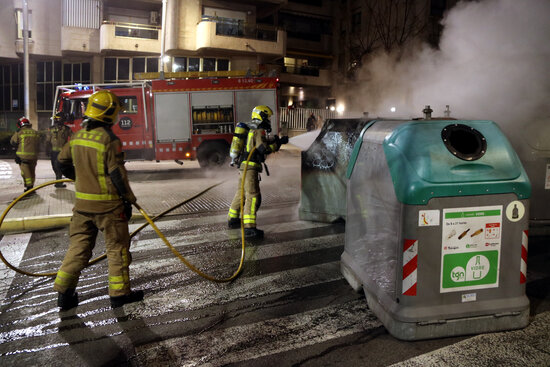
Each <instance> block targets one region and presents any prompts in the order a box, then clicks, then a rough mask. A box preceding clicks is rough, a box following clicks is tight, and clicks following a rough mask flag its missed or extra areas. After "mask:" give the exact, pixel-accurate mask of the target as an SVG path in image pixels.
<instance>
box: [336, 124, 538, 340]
mask: <svg viewBox="0 0 550 367" xmlns="http://www.w3.org/2000/svg"><path fill="white" fill-rule="evenodd" d="M347 178H348V182H347V215H346V240H345V246H344V252H343V254H342V257H341V270H342V273H343V275H344V277H345V278H346V279H347V281H348V282H349V284H350V285H351V286H352V287H353V288H354V289H355V290H357V291H359V290H361V289H362V290H364V292H365V296H366V299H367V303H368V305H369V308H370V309H371V310H372V311H373V312H374V313H375V314H376V316H377V317H378V318H379V319H380V320H381V321H382V323H383V324H384V326H385V327H386V328H387V329H388V331H389V332H390V334H392V335H393V336H395V337H396V338H399V339H403V340H418V339H429V338H437V337H446V336H456V335H467V334H477V333H483V332H492V331H500V330H510V329H518V328H523V327H525V326H527V324H528V322H529V300H528V298H527V296H526V294H525V283H526V271H527V264H526V261H527V235H528V233H527V230H528V226H529V197H530V194H531V185H530V182H529V179H528V177H527V175H526V173H525V170H524V169H523V166H522V165H521V162H520V160H519V158H518V156H517V154H516V153H515V151H514V150H513V149H512V146H511V145H510V143H509V142H508V140H507V139H506V137H505V136H504V134H503V133H502V131H501V130H500V128H499V127H498V126H497V125H496V124H495V123H494V122H492V121H453V122H452V123H451V122H450V121H449V120H440V121H438V120H429V121H427V120H424V121H372V122H371V123H369V124H367V125H366V126H365V127H364V128H363V130H362V131H361V134H360V136H359V138H358V139H357V142H356V144H355V146H354V151H353V153H352V155H351V159H350V163H349V166H348V170H347Z"/></svg>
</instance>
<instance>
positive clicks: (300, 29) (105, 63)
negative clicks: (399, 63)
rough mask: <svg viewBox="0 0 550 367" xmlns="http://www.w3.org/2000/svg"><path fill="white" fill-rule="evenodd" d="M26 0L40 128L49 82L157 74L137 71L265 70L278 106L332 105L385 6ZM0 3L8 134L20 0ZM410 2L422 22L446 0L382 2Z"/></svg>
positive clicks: (17, 106)
mask: <svg viewBox="0 0 550 367" xmlns="http://www.w3.org/2000/svg"><path fill="white" fill-rule="evenodd" d="M25 1H26V4H27V8H28V19H29V20H28V30H29V32H28V35H29V42H28V54H29V72H28V78H29V116H28V117H29V118H30V120H31V121H32V122H33V125H34V126H35V128H39V129H46V128H47V127H48V126H49V124H50V117H51V111H52V108H53V103H54V97H55V90H56V86H58V85H66V84H78V83H82V84H87V83H94V84H100V83H116V82H131V81H133V80H135V79H136V77H137V76H138V75H142V77H144V76H143V75H145V76H147V75H149V76H151V75H156V74H143V73H159V72H163V73H170V72H178V73H197V72H202V73H210V74H209V75H215V74H216V73H221V74H223V73H231V72H244V73H251V75H257V74H263V75H273V76H277V77H278V78H279V81H280V95H279V107H303V108H317V109H319V108H321V109H322V108H328V107H334V104H335V101H336V96H334V94H335V93H337V92H336V88H335V84H338V85H342V84H343V85H345V83H343V82H344V80H345V79H346V78H348V77H349V73H348V71H349V70H350V68H353V67H354V65H356V63H357V62H358V60H360V59H361V52H364V51H365V49H362V48H361V47H364V46H365V45H368V43H366V42H367V41H368V39H369V38H368V37H369V35H370V34H372V32H373V30H372V29H371V24H374V23H373V17H376V16H379V14H378V15H377V14H374V13H373V11H372V9H373V6H372V4H377V3H386V2H379V1H374V0H257V1H253V0H236V1H218V0H48V1H44V0H25ZM0 2H1V7H2V11H1V12H0V131H2V130H3V131H13V130H14V129H15V122H16V121H17V119H18V118H19V117H20V116H22V115H23V114H24V111H25V108H24V82H23V81H24V65H23V56H24V48H23V8H24V0H0ZM411 2H412V3H414V6H415V9H417V11H416V13H415V14H416V15H415V16H419V17H421V18H422V19H421V21H422V22H426V21H429V18H430V17H432V16H433V14H435V13H437V12H439V13H438V14H439V18H440V17H441V15H442V14H443V11H444V10H445V9H447V8H448V7H449V6H448V5H447V3H448V2H449V1H445V0H392V1H389V3H394V4H395V6H397V7H401V6H408V5H407V4H408V3H411ZM450 2H452V3H453V4H454V2H455V1H454V0H452V1H450ZM434 12H435V13H434ZM432 23H433V22H432ZM430 24H431V23H430ZM432 33H433V32H432ZM423 36H424V37H429V35H428V36H427V35H426V34H424V35H423ZM367 51H368V50H367ZM226 75H227V74H226Z"/></svg>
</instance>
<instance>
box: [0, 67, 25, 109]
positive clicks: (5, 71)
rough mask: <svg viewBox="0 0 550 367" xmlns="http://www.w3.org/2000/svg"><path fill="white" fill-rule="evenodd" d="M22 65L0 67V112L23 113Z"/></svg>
mask: <svg viewBox="0 0 550 367" xmlns="http://www.w3.org/2000/svg"><path fill="white" fill-rule="evenodd" d="M23 84H24V83H23V64H9V65H0V95H1V96H2V97H1V99H0V111H6V112H9V111H23V109H24V106H23V98H24V97H23Z"/></svg>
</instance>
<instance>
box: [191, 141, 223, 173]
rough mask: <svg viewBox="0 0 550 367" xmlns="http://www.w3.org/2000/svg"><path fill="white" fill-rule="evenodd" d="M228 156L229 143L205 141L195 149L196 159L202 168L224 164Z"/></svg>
mask: <svg viewBox="0 0 550 367" xmlns="http://www.w3.org/2000/svg"><path fill="white" fill-rule="evenodd" d="M228 157H229V145H228V144H227V143H222V142H205V143H203V145H201V146H200V147H199V149H198V151H197V160H198V161H199V165H200V166H201V167H203V168H208V167H219V166H223V165H225V162H226V161H227V160H228Z"/></svg>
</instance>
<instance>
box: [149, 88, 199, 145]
mask: <svg viewBox="0 0 550 367" xmlns="http://www.w3.org/2000/svg"><path fill="white" fill-rule="evenodd" d="M189 116H190V112H189V93H185V92H171V93H155V128H156V141H157V142H174V141H189V140H190V139H191V124H190V123H189V122H190V118H189Z"/></svg>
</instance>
